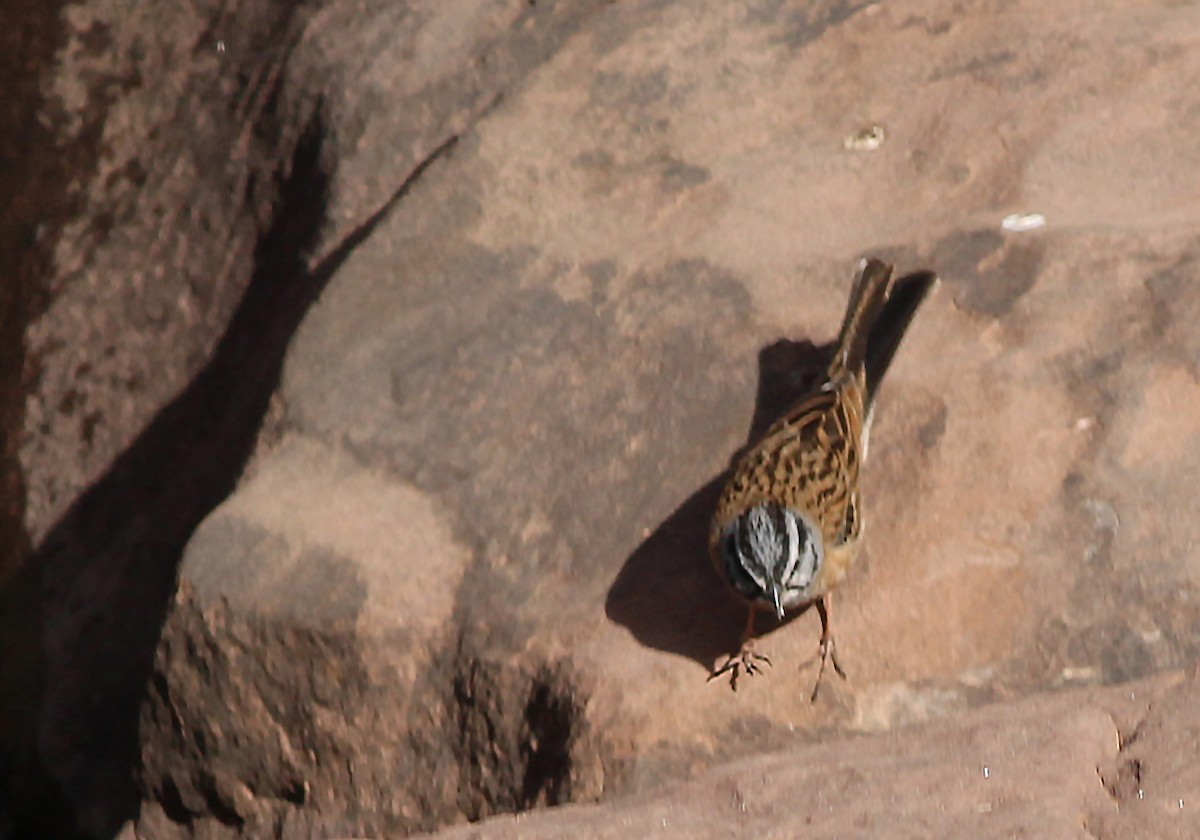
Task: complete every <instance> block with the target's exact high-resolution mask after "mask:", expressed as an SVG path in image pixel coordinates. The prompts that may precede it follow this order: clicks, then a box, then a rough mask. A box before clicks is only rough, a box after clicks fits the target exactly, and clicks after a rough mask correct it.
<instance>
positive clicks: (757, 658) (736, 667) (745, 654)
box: [708, 642, 771, 691]
mask: <svg viewBox="0 0 1200 840" xmlns="http://www.w3.org/2000/svg"><path fill="white" fill-rule="evenodd" d="M759 663H765V664H766V665H768V666H769V665H770V664H771V660H770V659H769V658H768V657H767V656H765V655H764V654H761V653H758V652H756V651H755V650H754V647H753V646H752V645H751V644H750V643H749V642H745V643H743V644H742V649H741V650H739V651H738V652H737V653H732V654H730V655H729V658H728V659H727V660H725V664H724V665H722V666H721V667H720V668H718V669H716V670H715V671H713V672H712V673H711V674H709V675H708V681H709V682H712V681H713V680H715V679H716V678H717V677H719V676H721V675H722V674H725V673H728V674H729V687H730V688H732V689H733V690H734V691H737V684H738V677H739V676H741V675H742V674H746V675H747V676H754V675H755V674H760V673H762V671H763V666H762V665H761V664H759Z"/></svg>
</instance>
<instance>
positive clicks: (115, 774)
mask: <svg viewBox="0 0 1200 840" xmlns="http://www.w3.org/2000/svg"><path fill="white" fill-rule="evenodd" d="M325 136H326V129H325V124H324V121H323V116H322V109H321V108H320V107H319V106H318V107H316V108H315V109H313V114H312V116H311V118H310V119H309V120H308V121H307V122H306V128H305V130H304V132H303V133H302V134H301V136H300V137H299V139H298V141H297V143H296V145H295V147H294V150H293V154H292V157H291V160H290V161H288V162H286V163H285V164H284V165H283V166H281V168H280V169H281V172H282V173H285V176H281V183H280V187H279V203H278V205H277V210H276V213H275V215H274V222H273V223H272V226H271V227H270V229H269V230H267V231H266V232H265V234H264V235H263V236H262V237H261V238H260V240H259V243H258V247H257V248H256V251H255V262H254V275H253V277H252V279H251V282H250V284H249V286H248V287H247V290H246V293H245V296H244V298H243V300H242V302H241V303H240V305H239V307H238V309H237V311H236V313H235V314H234V316H233V318H232V319H231V321H230V323H229V326H228V328H227V330H226V332H225V334H224V335H223V336H222V338H221V340H220V342H219V343H218V345H217V347H216V349H215V351H214V352H213V355H212V357H211V359H210V360H209V362H208V363H207V364H206V366H205V367H204V368H203V369H202V370H201V372H200V373H199V374H198V375H197V376H196V377H195V378H194V379H193V380H192V382H191V384H190V385H189V386H188V387H187V388H186V389H185V390H184V391H183V392H182V393H181V394H180V395H179V396H178V397H176V398H175V399H174V400H173V401H172V402H171V403H169V404H168V405H167V406H166V407H165V408H163V409H162V410H161V411H160V412H159V414H158V415H157V416H155V418H154V419H153V420H152V421H151V422H150V424H149V425H148V426H147V427H146V429H145V430H144V431H143V432H142V433H141V434H140V435H139V436H138V437H137V438H136V439H135V440H134V442H133V443H132V444H131V445H130V446H129V448H128V449H126V450H125V451H124V452H123V453H121V455H120V456H118V457H117V459H116V460H115V461H114V462H113V464H112V466H111V467H110V468H109V470H108V471H107V472H106V473H105V474H104V475H103V476H102V477H101V478H100V479H98V480H97V481H96V483H95V484H93V485H92V486H91V487H89V488H88V489H87V490H86V491H85V492H84V493H82V494H81V496H80V497H79V498H78V499H77V500H76V501H75V503H74V504H73V505H72V506H71V507H70V509H69V510H68V511H67V512H66V513H65V514H64V516H63V518H62V519H61V520H60V521H59V522H58V523H57V524H56V525H55V526H54V527H53V528H52V529H51V531H50V532H49V534H48V535H47V537H46V539H45V540H44V541H43V543H42V544H41V545H40V546H38V547H37V548H36V549H35V550H34V552H33V554H32V555H31V556H30V558H29V559H28V561H27V562H26V563H25V564H24V566H23V568H22V569H21V571H20V573H19V574H18V575H16V576H15V578H14V579H13V580H12V581H11V582H10V585H9V586H6V587H5V588H4V591H3V592H0V607H3V612H2V613H0V634H5V635H6V634H8V633H10V632H20V634H21V637H22V638H25V639H28V640H29V644H31V645H34V646H35V649H36V646H38V645H39V643H40V645H41V650H40V651H38V652H37V653H36V654H34V656H35V657H37V661H35V662H33V663H32V664H30V662H26V663H25V665H24V666H22V668H21V669H20V670H21V671H22V672H23V673H22V675H21V676H22V677H23V678H24V679H23V680H22V682H21V683H20V684H16V685H9V686H7V687H6V690H5V693H4V695H3V697H2V698H0V699H2V700H3V702H4V704H5V707H6V708H4V709H0V712H3V713H5V714H7V713H8V711H9V710H17V711H18V712H20V713H21V715H22V717H21V719H18V720H16V721H13V720H10V721H9V722H8V723H6V724H4V725H5V726H6V727H7V726H25V727H27V728H28V730H29V731H28V733H27V734H26V735H25V738H26V740H27V741H30V742H31V743H36V745H37V746H36V748H34V749H31V750H29V751H28V753H29V755H27V756H26V758H31V757H32V756H34V755H36V756H37V757H36V758H34V759H32V761H33V763H32V764H27V765H26V766H22V767H11V768H5V769H6V770H8V771H10V773H11V774H12V777H13V778H17V779H20V780H25V783H26V787H27V788H29V789H27V790H25V791H24V792H25V793H26V794H29V795H30V796H34V797H35V798H36V797H40V799H39V801H42V802H57V803H59V806H58V807H57V809H56V810H57V813H46V812H45V811H43V810H41V809H36V808H31V809H27V808H22V809H21V813H19V814H18V815H17V820H18V822H19V823H20V830H21V831H22V833H23V834H24V835H26V836H72V835H74V836H111V835H113V834H114V833H115V832H116V831H117V830H118V829H119V828H120V826H121V825H122V824H123V823H124V822H125V821H126V820H128V819H130V818H133V817H135V816H136V815H137V812H138V807H139V801H140V798H141V794H140V792H139V790H138V785H137V764H138V761H139V740H138V719H139V710H140V707H141V704H142V701H143V698H144V696H145V693H146V691H147V684H148V681H149V679H150V676H151V671H152V666H153V659H154V654H155V649H156V647H157V644H158V641H159V638H160V635H161V632H162V628H163V626H164V623H165V620H166V617H167V615H168V612H169V610H170V605H171V603H172V599H173V596H174V592H175V588H176V584H177V573H178V566H179V562H180V560H181V558H182V554H183V550H184V547H185V546H186V544H187V542H188V540H189V539H190V537H191V535H192V533H193V532H194V530H195V529H196V527H197V526H198V525H199V524H200V523H201V521H203V519H204V518H205V517H206V516H207V515H208V514H209V513H210V512H211V511H212V510H213V509H214V508H215V507H216V506H217V505H218V504H220V503H221V502H222V501H223V500H224V499H225V498H226V497H227V496H228V495H229V494H230V493H231V492H232V491H233V489H234V487H235V486H236V483H237V481H238V478H239V476H240V475H241V473H242V470H243V468H244V467H245V464H246V462H247V460H248V458H249V457H250V455H251V453H252V451H253V449H254V446H255V442H256V440H257V436H258V433H259V430H260V427H261V425H262V420H263V417H264V415H265V413H266V409H267V405H268V402H269V400H270V398H271V395H272V394H273V393H274V391H275V390H276V388H277V386H278V384H279V380H280V375H281V372H282V368H283V362H284V357H285V354H286V351H287V347H288V344H289V342H290V341H291V338H292V336H293V334H294V333H295V331H296V329H297V328H298V326H299V325H300V323H301V321H302V320H303V318H304V316H305V314H306V313H307V312H308V310H309V308H310V306H311V305H312V304H313V303H314V302H315V301H316V299H317V298H318V297H319V296H320V294H321V292H322V290H323V289H324V288H325V286H326V284H327V283H328V281H329V279H330V278H331V277H332V276H333V274H334V273H335V272H336V271H337V269H338V268H339V267H340V266H341V264H342V263H343V262H345V260H346V258H347V257H348V256H349V255H350V253H351V252H352V251H353V249H354V248H355V247H356V246H357V245H359V244H360V243H361V242H362V241H363V240H364V239H366V237H367V236H368V235H370V233H371V232H372V231H373V230H374V228H375V227H376V226H377V225H378V223H379V222H380V221H381V220H382V219H383V217H384V216H385V215H386V214H387V213H388V212H389V211H391V209H392V208H393V207H394V206H395V205H396V204H397V203H398V202H399V201H400V199H401V198H403V197H404V195H406V194H407V192H408V191H409V189H410V188H411V186H412V184H413V183H415V182H416V181H417V180H418V179H419V177H420V176H421V175H422V174H423V172H424V171H425V169H426V168H427V167H428V166H429V165H430V164H432V162H433V161H434V160H436V159H437V158H439V157H440V156H441V155H442V154H443V153H445V152H446V151H447V150H448V149H449V148H450V147H451V146H453V144H454V141H455V139H456V138H453V137H452V138H450V139H449V140H447V141H446V142H445V143H443V144H442V145H441V146H440V147H438V148H437V149H436V150H435V151H434V152H433V153H432V154H430V155H429V156H428V157H427V158H426V159H425V160H424V161H423V162H422V163H421V164H420V165H419V166H418V167H416V168H415V169H414V170H413V172H412V174H411V175H410V176H409V177H408V178H407V179H406V181H405V182H404V183H403V184H402V185H401V186H400V187H399V188H398V189H397V190H396V192H395V193H393V195H392V196H391V198H390V199H389V200H388V201H387V202H386V203H385V204H384V205H383V206H382V207H380V208H379V210H378V211H376V212H375V213H374V214H373V215H372V216H371V217H369V219H368V220H367V221H366V222H364V223H363V224H362V225H360V226H359V227H358V228H356V229H355V230H354V231H353V232H352V233H351V234H350V235H348V236H347V237H345V239H343V240H342V241H340V242H339V243H337V245H336V247H334V248H333V250H332V251H331V252H330V253H329V256H328V257H326V258H324V259H322V260H321V261H320V263H319V264H317V265H315V266H310V265H309V264H308V262H307V258H308V255H309V254H311V253H313V252H314V250H315V248H316V247H317V244H318V235H319V233H320V230H321V226H322V224H323V223H324V221H325V217H326V213H327V203H328V196H329V177H328V175H327V173H326V172H325V171H324V170H323V168H322V166H321V152H322V146H323V143H324V140H325ZM4 668H6V666H5V665H4V663H0V669H4ZM52 780H53V781H52ZM31 801H32V800H31ZM68 827H70V832H69V833H68V830H67V829H68Z"/></svg>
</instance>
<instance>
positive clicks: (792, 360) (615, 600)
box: [605, 339, 834, 670]
mask: <svg viewBox="0 0 1200 840" xmlns="http://www.w3.org/2000/svg"><path fill="white" fill-rule="evenodd" d="M833 350H834V345H833V344H832V343H830V344H824V345H820V346H817V345H814V344H813V343H812V342H810V341H790V340H787V339H782V340H780V341H776V342H775V343H773V344H770V345H768V346H766V347H764V348H763V349H762V350H761V351H759V354H758V393H757V396H756V398H755V403H754V417H753V419H752V420H751V423H750V431H749V434H748V435H747V436H746V443H745V445H744V446H743V447H742V448H741V449H739V450H738V451H736V452H734V453H733V455H732V456H731V458H730V461H729V463H730V466H731V467H732V465H733V464H734V463H736V462H737V459H738V458H739V457H740V456H741V455H742V453H743V452H745V451H746V449H748V448H749V447H750V446H751V445H752V444H753V443H754V442H755V441H757V440H758V439H759V438H760V437H762V435H763V434H764V433H765V432H766V430H767V429H768V428H769V427H770V425H771V424H772V423H774V422H775V421H776V420H778V419H779V418H780V417H782V416H783V415H784V413H786V412H787V410H788V409H789V408H790V407H791V406H792V405H793V404H794V403H795V402H796V400H798V399H799V398H800V397H802V396H803V395H804V394H805V393H807V392H808V391H809V390H810V389H811V388H812V387H813V386H814V385H815V384H816V382H817V380H818V379H819V377H820V376H821V375H822V374H823V373H824V371H825V370H826V368H827V367H828V365H829V361H830V359H831V358H832V355H833ZM728 477H729V469H726V470H725V471H724V472H722V473H721V474H720V475H718V476H716V477H714V478H713V479H712V480H711V481H709V482H708V483H706V484H705V485H704V486H703V487H701V488H700V489H698V490H697V491H696V492H694V493H692V495H691V496H689V497H688V499H687V500H686V501H684V502H683V504H681V505H680V506H679V507H678V508H677V509H676V510H675V512H674V513H672V514H671V515H670V516H668V517H667V518H666V519H665V520H664V521H663V522H662V524H660V525H659V526H658V528H656V529H655V530H654V533H652V534H651V535H650V536H649V537H647V538H646V539H645V540H644V541H643V542H642V544H641V545H640V546H638V547H637V549H636V550H635V551H634V552H633V553H632V554H631V555H630V556H629V559H627V560H626V561H625V565H624V566H623V567H622V568H621V571H620V572H619V573H618V574H617V577H616V579H615V580H614V581H613V583H612V586H611V587H610V588H609V590H608V598H607V600H606V602H605V613H606V614H607V616H608V618H609V619H611V620H612V621H614V622H616V623H617V624H620V625H621V626H623V627H625V628H627V629H628V630H629V632H631V633H632V634H633V636H634V638H636V639H637V640H638V641H639V642H641V643H642V644H644V645H646V646H648V647H652V648H656V649H658V650H663V651H667V652H669V653H675V654H678V655H680V656H685V657H687V658H689V659H694V660H695V661H696V662H698V663H700V664H701V665H702V666H703V667H704V668H705V669H706V670H707V669H710V668H712V666H713V664H714V662H715V661H716V660H717V658H718V657H720V656H722V655H724V654H728V653H732V652H734V651H736V650H737V649H738V646H739V644H740V640H741V634H742V630H743V629H744V628H745V624H746V607H745V606H744V605H743V604H742V603H741V602H740V601H738V600H737V599H736V598H735V597H734V596H733V595H732V594H731V592H730V590H729V589H728V588H727V587H726V585H725V584H724V583H723V582H722V581H721V579H720V578H719V577H718V575H717V572H716V570H715V569H714V568H713V565H712V562H711V561H710V559H709V555H708V527H709V522H710V521H711V519H712V515H713V509H714V508H715V507H716V503H717V498H718V496H719V495H720V493H721V490H722V488H723V487H724V485H725V481H726V480H727V479H728ZM806 610H807V608H806V609H805V610H801V611H799V612H796V613H792V614H789V615H788V616H787V617H786V618H785V619H784V620H783V622H779V621H777V620H776V619H775V618H774V616H764V615H762V614H760V615H759V618H758V620H757V629H758V632H759V633H760V634H761V633H765V632H771V631H773V630H775V629H776V628H778V627H780V626H783V625H784V624H788V623H790V622H791V621H793V620H795V619H796V618H798V617H799V616H800V615H803V613H804V612H805V611H806Z"/></svg>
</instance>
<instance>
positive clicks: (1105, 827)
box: [436, 679, 1200, 840]
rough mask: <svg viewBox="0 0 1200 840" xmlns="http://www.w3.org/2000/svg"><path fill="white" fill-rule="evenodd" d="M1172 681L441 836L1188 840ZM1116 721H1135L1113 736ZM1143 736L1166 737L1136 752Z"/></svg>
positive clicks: (1189, 745) (1070, 696)
mask: <svg viewBox="0 0 1200 840" xmlns="http://www.w3.org/2000/svg"><path fill="white" fill-rule="evenodd" d="M1170 682H1171V681H1169V680H1163V679H1157V680H1154V681H1152V682H1150V683H1132V684H1129V685H1127V686H1122V687H1119V688H1106V689H1095V688H1093V689H1086V690H1079V689H1076V690H1072V691H1067V692H1061V693H1052V694H1047V695H1043V696H1039V697H1035V698H1030V699H1026V700H1021V701H1017V702H1013V703H1008V704H997V705H993V706H990V707H988V708H986V709H978V710H975V711H971V712H968V713H966V714H963V715H958V716H954V717H949V718H944V719H942V720H939V721H937V722H934V723H928V724H922V725H919V726H909V727H902V728H900V729H897V730H895V731H894V732H890V733H886V734H878V735H871V736H865V737H854V738H847V739H842V740H833V741H829V742H828V743H822V744H817V745H811V746H803V747H793V748H790V749H787V750H783V751H780V752H774V753H771V754H769V755H762V756H756V757H754V758H749V759H744V760H742V761H738V762H734V763H731V764H728V765H725V766H723V767H721V768H720V769H718V770H712V771H709V772H707V773H705V774H703V775H702V776H700V777H699V778H698V779H695V780H693V781H690V782H688V783H686V784H680V785H674V786H670V787H668V788H666V789H665V790H661V791H656V792H654V793H650V794H647V795H642V796H637V797H630V798H627V799H622V800H620V801H614V802H611V803H606V804H603V805H589V806H571V807H567V808H559V809H555V810H553V811H549V812H544V813H539V814H521V815H517V816H511V817H510V816H506V817H497V818H495V819H491V820H487V821H485V822H484V823H482V824H479V825H472V826H461V827H459V828H456V829H452V830H448V831H443V832H441V833H439V834H437V835H436V836H437V837H438V838H439V840H454V838H463V839H464V840H466V838H471V839H472V840H505V838H522V840H537V838H542V837H545V838H550V837H581V838H589V840H591V839H592V838H597V839H598V838H608V837H611V838H617V837H630V836H637V837H662V838H667V837H689V838H691V837H742V836H745V837H762V836H780V837H814V838H819V837H872V838H881V840H888V838H898V837H978V838H992V837H995V838H1008V837H1029V838H1047V840H1050V838H1055V839H1056V840H1057V839H1058V838H1067V837H1078V838H1080V840H1108V838H1117V837H1147V838H1148V837H1194V836H1196V832H1197V831H1198V830H1200V809H1197V808H1192V809H1191V810H1189V809H1188V805H1187V802H1186V800H1184V799H1182V797H1186V796H1188V795H1194V794H1196V793H1197V792H1200V784H1198V783H1197V782H1198V780H1197V779H1196V777H1195V772H1194V769H1193V768H1194V764H1195V763H1194V760H1193V757H1194V755H1195V746H1196V744H1195V738H1194V736H1195V730H1194V722H1195V720H1196V715H1195V713H1194V711H1193V707H1194V705H1195V703H1194V699H1195V692H1196V683H1195V681H1194V680H1193V681H1191V682H1189V683H1188V684H1186V685H1183V686H1178V685H1177V686H1175V687H1173V688H1171V687H1169V686H1170ZM1175 682H1178V681H1177V680H1176V681H1175ZM1181 713H1182V714H1181ZM1120 719H1136V720H1137V721H1138V722H1137V723H1136V724H1135V728H1133V729H1128V730H1122V728H1121V725H1120V723H1119V722H1118V720H1120ZM1167 721H1171V722H1170V723H1167ZM1180 723H1183V728H1182V731H1181V729H1180V728H1179V724H1180ZM1164 724H1165V725H1164ZM1146 727H1153V728H1155V729H1157V730H1159V731H1163V730H1166V731H1169V732H1170V736H1169V737H1167V738H1163V739H1161V740H1158V741H1157V743H1154V742H1148V743H1145V744H1143V745H1142V746H1141V747H1136V746H1134V742H1135V741H1136V740H1137V738H1138V737H1139V733H1142V732H1143V731H1144V730H1145V729H1146ZM1179 735H1186V737H1185V738H1184V740H1182V741H1180V740H1177V736H1179ZM1134 753H1137V754H1138V755H1139V756H1145V755H1146V754H1147V753H1149V754H1150V755H1153V758H1144V757H1134V755H1133V754H1134ZM1151 765H1159V766H1160V771H1159V773H1158V776H1157V778H1156V779H1155V785H1154V787H1155V790H1154V791H1153V794H1154V795H1153V796H1150V795H1149V792H1148V791H1143V796H1142V797H1141V798H1138V795H1137V791H1136V790H1135V789H1134V787H1135V786H1136V785H1138V784H1141V783H1142V782H1139V781H1137V779H1136V777H1137V776H1138V775H1139V774H1143V773H1145V777H1144V778H1143V780H1142V781H1144V783H1145V784H1146V785H1147V786H1149V785H1150V784H1151V782H1150V780H1149V773H1148V772H1146V771H1145V768H1147V767H1149V766H1151ZM1110 772H1115V773H1116V775H1117V777H1118V779H1117V781H1116V783H1115V784H1116V787H1114V782H1112V781H1110ZM1168 798H1169V799H1170V801H1169V802H1166V801H1165V800H1167V799H1168ZM1180 801H1182V802H1183V805H1182V806H1181V805H1179V802H1180ZM1133 802H1136V803H1137V807H1133V808H1131V807H1130V806H1131V804H1132V803H1133Z"/></svg>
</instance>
